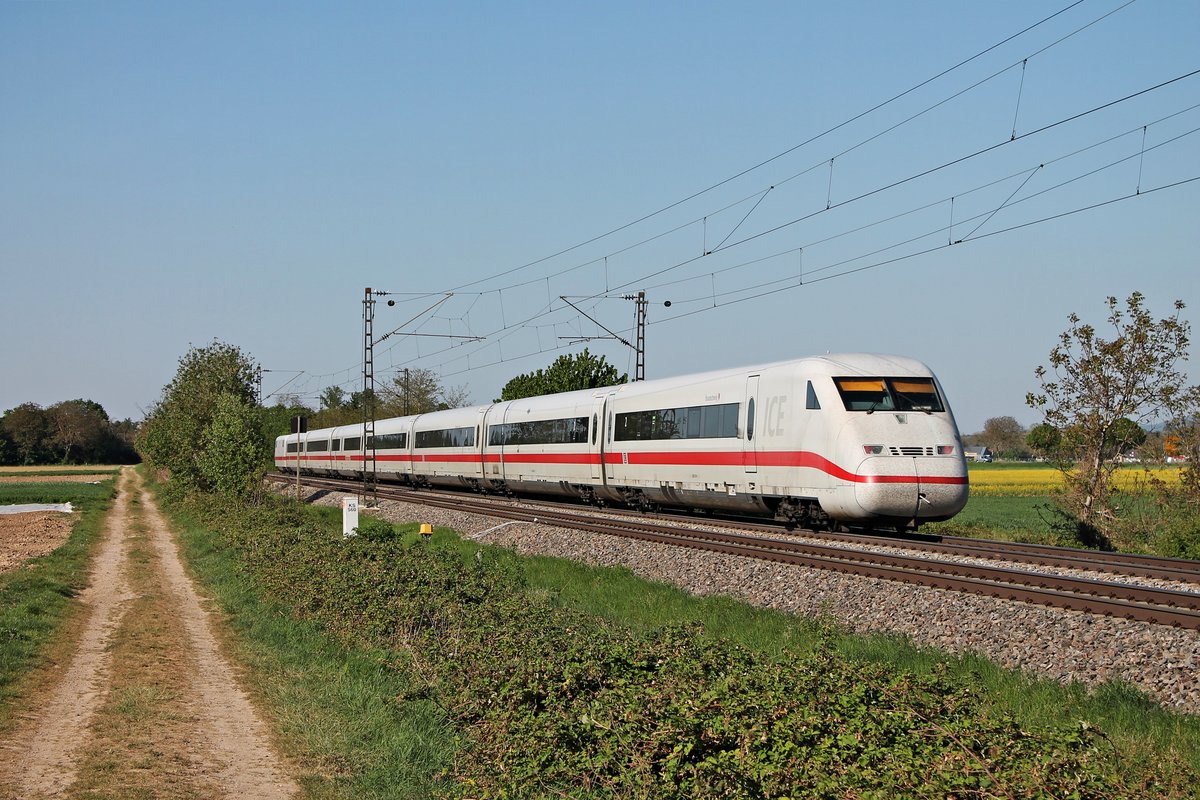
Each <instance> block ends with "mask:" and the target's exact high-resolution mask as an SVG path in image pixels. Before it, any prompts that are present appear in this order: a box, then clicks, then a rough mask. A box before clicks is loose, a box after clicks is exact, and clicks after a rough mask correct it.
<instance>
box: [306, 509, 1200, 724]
mask: <svg viewBox="0 0 1200 800" xmlns="http://www.w3.org/2000/svg"><path fill="white" fill-rule="evenodd" d="M340 497H341V495H340V494H337V493H331V494H328V495H325V496H323V497H321V498H320V499H318V500H317V501H316V502H317V503H319V504H323V505H333V506H339V505H340V503H341V500H340ZM377 513H380V514H381V515H382V516H384V517H385V518H386V519H388V520H389V521H400V522H429V523H432V524H433V525H435V526H444V527H448V528H453V529H455V530H457V531H459V532H461V533H462V534H463V535H464V536H471V537H478V538H480V540H481V541H486V542H487V543H489V544H493V545H499V546H503V547H508V548H511V549H513V550H515V551H517V552H519V553H522V554H527V555H546V556H556V557H561V558H570V559H573V560H576V561H581V562H584V563H587V564H594V565H600V566H624V567H627V568H628V569H630V570H631V571H632V572H634V573H635V574H637V575H639V576H641V577H643V578H647V579H650V580H655V581H662V582H666V583H671V584H674V585H676V586H678V587H680V588H682V589H684V590H686V591H688V592H691V593H693V594H697V595H704V594H718V595H729V596H732V597H736V598H738V599H741V600H744V601H745V602H748V603H751V604H753V605H757V606H760V607H765V608H772V609H776V610H780V611H786V612H790V613H795V614H801V615H805V616H811V617H820V618H829V619H833V620H835V621H837V622H838V623H840V624H842V625H844V626H846V627H847V628H849V629H850V630H853V631H855V632H858V633H864V634H870V633H886V634H893V635H901V636H904V637H906V638H908V639H909V640H911V641H912V642H913V643H914V644H916V645H919V646H926V647H934V648H938V649H940V650H944V651H948V652H952V653H978V654H981V655H983V656H984V657H986V658H988V659H990V660H991V661H993V662H995V663H997V664H1000V665H1002V666H1004V667H1007V668H1011V669H1018V670H1024V671H1027V672H1030V673H1033V674H1037V675H1040V676H1044V677H1047V678H1051V679H1053V680H1056V681H1059V682H1062V683H1070V682H1073V681H1078V682H1080V683H1082V684H1084V685H1087V686H1089V687H1092V686H1095V685H1097V684H1099V683H1103V682H1105V681H1109V680H1114V679H1120V680H1123V681H1126V682H1128V683H1129V684H1132V685H1133V686H1136V687H1137V688H1139V689H1141V690H1142V691H1144V692H1146V694H1148V695H1149V696H1150V697H1152V698H1154V699H1155V700H1156V701H1158V702H1160V703H1162V704H1163V705H1164V706H1166V707H1169V708H1172V709H1174V710H1178V711H1183V712H1186V713H1200V632H1198V631H1187V630H1180V629H1175V628H1168V627H1164V626H1158V625H1151V624H1149V623H1146V622H1135V621H1131V620H1125V619H1117V618H1111V617H1102V616H1097V615H1092V614H1085V613H1082V612H1076V611H1067V610H1062V609H1051V608H1045V607H1042V606H1037V605H1033V604H1030V603H1020V602H1013V601H1009V600H1001V599H997V598H991V597H983V596H979V595H970V594H963V593H960V592H950V591H946V590H943V589H930V588H922V587H915V586H910V585H907V584H902V583H896V582H893V581H886V580H881V579H876V578H866V577H859V576H854V575H846V574H842V573H838V572H833V571H830V570H819V569H812V568H808V567H800V566H791V565H785V564H776V563H772V562H765V561H757V560H753V559H744V558H738V557H736V556H728V555H723V554H718V553H706V552H702V551H697V550H684V549H680V548H674V547H670V546H667V545H658V544H653V543H649V542H641V541H637V540H633V539H622V538H618V537H612V536H605V535H602V534H595V533H588V532H584V531H576V530H567V529H564V528H557V527H552V526H548V525H542V524H527V523H516V524H505V523H507V522H510V521H509V520H504V519H499V518H496V517H487V516H481V515H477V514H468V513H465V512H460V511H452V510H448V509H440V508H434V507H430V506H423V505H418V504H411V503H400V502H396V501H390V500H385V501H381V502H380V507H379V510H378V512H377ZM990 563H995V562H990Z"/></svg>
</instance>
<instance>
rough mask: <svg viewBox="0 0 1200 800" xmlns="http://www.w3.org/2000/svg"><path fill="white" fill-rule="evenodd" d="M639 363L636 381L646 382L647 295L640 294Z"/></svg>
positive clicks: (637, 298) (637, 363)
mask: <svg viewBox="0 0 1200 800" xmlns="http://www.w3.org/2000/svg"><path fill="white" fill-rule="evenodd" d="M634 299H635V300H636V301H637V347H636V348H634V349H635V350H636V351H637V362H636V365H635V366H634V369H633V379H634V380H635V381H644V380H646V306H647V305H648V304H647V302H646V293H645V292H638V293H637V297H636V298H634Z"/></svg>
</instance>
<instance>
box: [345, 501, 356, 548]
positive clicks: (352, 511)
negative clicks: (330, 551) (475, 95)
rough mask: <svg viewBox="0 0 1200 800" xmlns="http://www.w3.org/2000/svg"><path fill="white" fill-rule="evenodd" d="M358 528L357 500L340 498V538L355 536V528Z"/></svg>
mask: <svg viewBox="0 0 1200 800" xmlns="http://www.w3.org/2000/svg"><path fill="white" fill-rule="evenodd" d="M357 527H358V498H357V497H343V498H342V538H343V539H349V538H350V537H351V536H357V535H358V533H357V532H356V531H355V528H357Z"/></svg>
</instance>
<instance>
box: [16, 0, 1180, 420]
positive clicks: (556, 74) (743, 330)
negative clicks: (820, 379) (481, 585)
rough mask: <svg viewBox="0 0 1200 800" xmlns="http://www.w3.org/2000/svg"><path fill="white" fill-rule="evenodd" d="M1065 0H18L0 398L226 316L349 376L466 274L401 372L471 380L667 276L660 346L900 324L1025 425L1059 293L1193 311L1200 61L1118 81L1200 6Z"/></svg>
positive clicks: (805, 340) (1166, 50)
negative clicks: (734, 0) (386, 296)
mask: <svg viewBox="0 0 1200 800" xmlns="http://www.w3.org/2000/svg"><path fill="white" fill-rule="evenodd" d="M1068 5H1069V0H1061V2H1058V3H1032V2H1012V3H1004V4H976V3H961V2H926V3H916V4H892V3H872V2H847V3H826V4H813V3H761V2H748V3H739V4H726V3H722V4H717V3H644V2H638V3H633V2H612V3H593V4H584V3H551V2H546V3H510V4H488V3H444V4H408V3H391V2H388V3H383V2H381V3H312V2H298V3H296V2H288V3H284V2H272V3H267V2H236V3H234V2H228V3H223V2H204V3H192V2H179V3H125V2H106V3H95V2H11V0H2V1H0V270H2V273H3V277H4V280H3V286H4V302H3V311H2V313H0V335H2V336H3V342H4V344H3V348H2V349H0V374H3V375H4V380H3V381H0V411H2V410H4V409H8V408H12V407H13V406H15V405H17V404H19V403H21V402H25V401H31V400H32V401H34V402H37V403H40V404H42V405H49V404H51V403H54V402H57V401H59V400H65V399H72V398H75V397H85V398H90V399H93V400H96V401H97V402H100V403H101V404H102V405H104V407H105V408H106V409H107V410H108V411H109V413H110V415H111V416H113V417H116V418H123V417H127V416H130V417H133V418H135V419H137V418H140V417H141V415H142V412H143V410H145V409H148V408H149V407H150V406H151V404H152V403H153V402H154V401H155V400H156V399H157V397H158V396H159V393H160V391H161V389H162V386H163V385H164V384H165V383H166V382H167V381H169V380H170V379H171V377H172V376H173V374H174V372H175V368H176V365H177V361H178V359H179V357H180V356H182V355H183V354H184V353H185V352H186V351H187V349H188V347H189V346H190V345H204V344H207V343H208V342H210V341H212V340H213V339H214V338H215V339H220V340H222V341H225V342H230V343H232V344H236V345H238V346H239V347H241V348H243V349H244V350H245V351H247V352H248V353H250V354H251V355H252V356H254V357H255V358H256V359H258V360H259V362H260V363H261V364H262V366H263V367H264V368H266V369H267V370H271V371H270V372H268V373H267V374H266V375H265V377H264V382H263V386H264V391H265V393H271V392H273V391H276V390H278V389H280V387H281V386H283V384H284V383H285V382H289V381H290V382H289V383H287V386H286V387H284V388H283V391H285V392H295V393H297V394H299V395H301V396H302V397H304V398H305V399H308V400H310V401H314V402H315V397H316V395H317V394H318V393H319V392H320V390H321V389H322V388H324V387H325V386H329V385H333V384H340V385H342V386H344V387H345V388H346V389H347V390H348V391H350V390H353V389H355V388H357V386H356V381H358V380H359V375H360V370H361V353H362V341H361V338H362V331H361V313H362V304H361V300H362V296H363V289H364V287H366V286H371V287H374V288H378V289H385V290H389V291H392V292H396V293H398V294H396V295H395V299H397V300H398V301H399V302H398V303H397V305H396V306H395V307H387V306H384V305H382V304H381V305H380V306H379V307H378V314H377V319H376V332H377V334H379V335H382V334H383V333H384V332H386V331H388V330H391V329H392V328H393V327H395V326H399V325H401V323H404V322H405V321H406V320H408V319H409V318H410V317H414V316H417V315H418V314H419V313H420V312H421V311H422V310H423V309H425V308H427V307H428V306H430V305H433V304H434V303H435V302H436V301H437V299H439V298H440V297H441V296H442V294H443V293H446V292H451V291H453V292H454V293H453V296H451V297H450V298H449V299H447V300H446V301H445V302H444V303H442V304H441V305H440V306H438V308H437V309H435V310H434V311H433V312H431V313H428V314H424V315H422V316H419V317H418V318H417V320H416V321H415V322H413V323H412V324H410V325H408V326H406V327H404V329H403V331H404V332H405V333H415V332H421V333H427V334H439V335H446V334H454V335H464V336H465V335H471V336H479V337H482V340H481V341H468V340H465V339H463V340H457V339H446V338H440V337H435V336H429V337H415V336H400V335H397V336H393V337H391V338H390V339H389V340H388V341H387V342H385V343H383V344H382V345H381V346H380V348H379V350H378V351H377V354H376V369H377V372H378V379H380V380H386V379H387V378H388V377H389V376H390V375H393V374H395V372H394V371H395V370H397V369H401V368H403V367H405V366H411V367H426V368H430V369H434V370H435V371H437V372H438V373H439V374H441V375H442V376H443V381H444V382H445V383H446V384H449V385H452V386H465V387H466V389H467V391H468V393H469V395H470V396H471V398H472V399H473V400H475V401H477V402H486V401H488V400H490V399H491V398H493V397H496V396H497V395H498V394H499V391H500V387H501V386H503V384H504V383H505V382H506V381H507V380H508V379H509V378H510V377H512V376H514V375H516V374H519V373H522V372H527V371H530V370H533V369H537V368H539V367H543V366H546V365H547V364H549V363H550V362H551V361H553V360H554V358H556V357H557V356H558V355H559V354H561V353H564V352H577V351H578V350H580V349H581V348H582V347H583V346H584V345H582V344H577V345H572V344H571V337H573V336H594V335H601V334H603V331H602V330H600V329H599V328H598V327H596V326H595V325H594V324H592V323H591V322H589V321H588V320H587V319H586V318H584V317H582V316H580V315H579V314H578V312H576V311H574V310H573V309H572V308H571V307H570V306H567V305H566V304H565V303H563V302H562V301H560V300H558V299H557V298H558V297H559V296H560V295H567V296H570V297H572V298H573V302H575V303H576V304H578V305H580V306H581V307H582V308H584V309H585V310H587V311H588V313H589V314H591V315H592V316H594V317H595V318H597V319H598V320H600V321H602V322H603V323H604V324H605V325H606V326H607V327H609V328H611V329H613V330H615V331H617V332H618V333H621V334H622V335H623V336H625V337H626V338H630V339H632V335H631V330H630V329H631V327H632V324H633V320H634V307H633V303H631V302H629V301H626V300H622V299H620V298H619V295H620V294H623V293H626V292H634V291H637V290H639V289H645V290H646V291H647V293H648V296H649V298H650V300H651V302H652V305H651V307H650V316H649V319H650V325H649V327H648V329H647V334H646V336H647V374H648V377H663V376H669V375H677V374H683V373H686V372H692V371H698V370H703V369H708V368H716V367H727V366H737V365H745V364H752V363H756V362H762V361H768V360H776V359H782V358H790V357H796V356H801V355H807V354H811V353H823V352H827V351H834V352H838V351H850V350H868V351H877V352H893V353H900V354H904V355H909V356H914V357H917V358H920V359H922V360H924V361H926V362H927V363H928V364H930V365H931V366H932V367H933V369H934V371H935V372H937V373H938V375H939V376H940V377H941V379H942V382H943V384H944V386H945V388H946V390H947V393H948V394H949V399H950V402H951V404H952V405H953V406H954V408H955V411H956V413H957V415H958V418H959V423H960V426H961V427H962V428H963V430H964V431H965V432H971V431H976V430H979V429H980V428H982V425H983V422H984V420H986V419H987V418H989V417H993V416H1000V415H1012V416H1015V417H1017V418H1018V419H1019V420H1021V421H1022V422H1024V423H1026V424H1029V423H1032V422H1035V421H1037V420H1036V417H1035V416H1034V414H1033V412H1031V411H1029V410H1028V409H1026V408H1025V406H1024V396H1025V393H1026V392H1027V391H1029V390H1031V389H1034V388H1036V383H1035V381H1034V377H1033V371H1034V368H1035V367H1036V366H1038V365H1039V364H1044V363H1046V360H1047V358H1046V357H1047V354H1048V352H1049V350H1050V348H1051V347H1052V346H1053V345H1054V343H1055V341H1056V337H1057V334H1058V333H1059V332H1061V331H1062V330H1063V329H1064V328H1065V326H1066V317H1067V315H1068V314H1069V313H1071V312H1076V313H1079V314H1080V315H1081V316H1083V317H1084V318H1085V319H1088V320H1090V321H1094V322H1096V323H1100V322H1102V320H1103V316H1104V311H1105V308H1104V300H1105V298H1106V297H1107V296H1109V295H1115V296H1118V297H1122V298H1123V297H1125V296H1127V295H1128V294H1129V293H1130V292H1132V291H1135V290H1136V291H1141V292H1143V293H1144V294H1145V295H1146V296H1147V298H1148V302H1149V305H1150V307H1151V309H1152V310H1153V311H1154V312H1155V313H1156V314H1158V315H1160V316H1161V315H1166V314H1167V313H1168V312H1169V311H1170V310H1171V302H1172V301H1173V300H1175V299H1177V298H1178V299H1182V300H1184V301H1185V302H1186V303H1188V304H1189V308H1188V309H1187V310H1186V311H1185V316H1186V317H1187V318H1188V319H1191V320H1196V319H1200V317H1197V316H1196V311H1197V309H1198V308H1200V296H1198V295H1200V292H1198V291H1197V289H1200V279H1198V278H1197V274H1198V271H1197V266H1198V264H1197V261H1198V257H1197V254H1198V253H1200V181H1194V182H1190V183H1183V184H1182V185H1178V186H1174V187H1171V188H1161V187H1167V186H1170V185H1171V184H1176V183H1179V182H1181V181H1187V180H1189V179H1192V178H1197V177H1200V132H1195V131H1197V129H1198V128H1200V108H1193V106H1196V105H1197V104H1200V75H1193V76H1191V77H1188V78H1183V79H1181V80H1178V81H1175V82H1174V83H1171V84H1169V85H1167V86H1163V87H1161V88H1158V89H1155V90H1154V91H1149V92H1146V93H1144V94H1141V95H1138V96H1136V97H1133V98H1130V99H1123V98H1126V97H1127V96H1129V95H1133V94H1135V93H1137V92H1141V91H1143V90H1146V89H1149V88H1150V87H1154V86H1157V85H1158V84H1162V83H1164V82H1166V81H1171V80H1172V79H1175V78H1179V77H1180V76H1183V75H1187V74H1189V73H1191V72H1193V71H1195V70H1197V69H1200V49H1198V48H1197V45H1196V43H1197V42H1200V5H1198V4H1197V3H1196V2H1195V0H1180V1H1178V2H1171V1H1170V0H1164V1H1163V2H1151V1H1150V0H1138V1H1137V2H1133V3H1128V4H1126V3H1124V0H1107V2H1101V0H1084V1H1083V2H1080V3H1078V4H1077V5H1074V6H1073V7H1070V8H1067V7H1068ZM1063 9H1066V10H1063ZM1060 10H1062V13H1061V14H1058V15H1057V16H1054V17H1053V18H1052V19H1050V20H1048V21H1046V22H1044V23H1043V24H1041V25H1037V26H1036V27H1034V28H1033V29H1032V30H1030V31H1028V32H1026V33H1024V34H1022V35H1020V36H1016V37H1015V38H1013V39H1011V41H1008V42H1005V43H1003V44H999V46H997V47H995V48H994V49H992V50H991V51H989V52H987V53H984V54H983V55H981V56H979V57H978V58H976V59H974V60H972V61H970V62H969V63H967V64H965V65H963V66H960V67H958V68H957V69H954V70H952V71H950V72H948V73H947V74H945V75H943V76H942V77H940V78H938V79H937V80H934V81H932V82H930V83H928V84H926V85H923V86H919V85H920V84H922V82H924V81H926V80H927V79H929V78H931V77H933V76H936V75H938V74H939V73H942V72H943V71H945V70H947V69H949V68H951V67H954V66H955V65H957V64H959V63H960V62H962V61H964V60H966V59H970V58H971V57H972V56H974V55H976V54H978V53H981V52H982V51H984V50H987V49H988V48H990V47H992V46H993V45H997V44H998V43H1001V42H1004V40H1005V39H1008V38H1009V37H1011V36H1013V35H1014V34H1017V33H1019V32H1020V31H1022V30H1024V29H1025V28H1028V27H1030V26H1033V25H1035V23H1038V22H1039V21H1041V20H1043V19H1045V18H1046V17H1049V16H1051V15H1053V14H1054V13H1055V12H1057V11H1060ZM1106 15H1107V16H1106ZM1064 37H1065V38H1064ZM1026 59H1027V60H1026ZM918 86H919V88H916V89H914V90H913V91H912V92H909V93H908V94H905V95H904V96H902V97H900V98H899V99H896V100H895V101H893V102H891V103H889V104H887V105H885V106H883V107H882V108H879V109H877V110H875V111H873V112H872V113H869V114H866V115H864V116H862V117H860V118H858V119H855V117H857V116H858V115H860V114H862V112H864V111H867V110H869V109H871V108H873V107H874V106H876V105H878V104H880V103H882V102H883V101H886V100H888V99H889V98H893V97H895V96H896V95H900V94H901V93H903V92H905V91H906V90H908V89H911V88H913V87H918ZM972 87H973V88H972ZM1118 100H1120V101H1121V102H1116V103H1114V102H1113V101H1118ZM1109 103H1113V104H1112V105H1109V106H1108V107H1106V108H1100V107H1101V106H1105V105H1106V104H1109ZM1093 109H1099V110H1095V111H1093ZM1083 112H1091V113H1087V114H1084V113H1083ZM1077 114H1083V115H1082V116H1079V117H1078V118H1077V119H1074V120H1071V119H1070V118H1071V117H1073V116H1075V115H1077ZM843 123H846V124H843ZM838 126H840V127H838ZM1143 127H1144V128H1145V130H1144V133H1143ZM835 128H836V129H835ZM830 129H835V130H832V132H830V133H827V134H826V135H824V136H819V134H822V133H823V132H826V131H829V130H830ZM1043 129H1044V130H1043ZM814 137H817V138H815V139H814ZM809 140H813V141H809ZM806 142H807V144H805V143H806ZM798 145H803V146H799V147H798ZM989 148H990V149H989ZM980 151H985V152H980ZM977 153H978V155H973V154H977ZM776 156H778V157H777V158H776ZM966 156H971V157H970V158H964V157H966ZM959 159H962V160H961V161H960V160H959ZM763 162H768V163H765V164H763ZM831 162H832V163H831ZM952 162H957V163H952ZM760 164H762V166H759V167H758V168H757V169H751V168H752V167H755V166H756V165H760ZM926 172H927V174H924V175H922V173H926ZM735 176H736V177H735ZM917 176H920V177H917ZM731 178H732V179H731ZM727 179H731V180H727ZM718 184H720V185H718ZM710 187H715V188H711V189H710V190H709V191H703V190H705V189H709V188H710ZM1139 189H1140V191H1141V194H1140V195H1137V196H1135V197H1132V198H1129V199H1124V200H1118V198H1128V196H1129V195H1133V194H1135V193H1136V192H1138V190H1139ZM689 198H690V199H689ZM951 198H953V200H951ZM680 201H682V202H680ZM1107 201H1114V202H1107ZM1100 203H1107V204H1105V205H1101V206H1100V207H1098V208H1095V209H1092V210H1088V211H1079V209H1082V208H1084V207H1086V206H1089V205H1093V204H1100ZM664 209H665V210H664ZM660 211H661V213H654V212H660ZM648 215H649V216H648ZM1059 215H1065V216H1059ZM644 217H645V219H643V218H644ZM1050 217H1058V218H1057V219H1050V220H1047V218H1050ZM637 220H641V221H640V222H637V223H636V224H632V225H629V223H632V222H634V221H637ZM1042 220H1046V221H1042ZM951 226H952V227H951ZM612 231H616V232H615V233H611V235H607V236H605V235H604V234H608V233H609V232H612ZM959 239H961V240H962V242H961V243H960V244H950V242H953V241H957V240H959ZM705 253H710V254H709V255H704V254H705ZM555 254H558V255H555ZM523 265H530V266H525V267H524V268H523V269H517V268H519V267H522V266H523ZM863 267H867V269H861V268H863ZM854 270H859V271H854ZM504 273H507V274H504ZM400 293H405V294H400ZM664 300H671V301H672V305H671V307H670V308H666V307H664V306H663V305H662V301H664ZM586 344H587V346H588V347H589V348H590V349H591V350H592V352H599V353H602V354H604V355H605V356H607V357H608V359H609V360H610V361H612V362H613V363H615V364H616V365H617V366H619V367H620V368H621V369H622V370H628V371H630V372H632V370H633V356H632V353H631V351H629V350H628V348H626V347H624V346H623V345H621V344H619V343H617V342H614V341H611V340H602V339H601V340H593V341H590V342H587V343H586ZM1191 373H1192V375H1193V376H1195V375H1197V374H1200V373H1198V370H1197V367H1196V365H1194V364H1193V365H1192V366H1191Z"/></svg>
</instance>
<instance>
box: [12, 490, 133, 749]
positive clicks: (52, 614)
mask: <svg viewBox="0 0 1200 800" xmlns="http://www.w3.org/2000/svg"><path fill="white" fill-rule="evenodd" d="M115 491H116V490H115V488H114V485H113V481H111V480H109V481H106V482H105V483H103V484H100V485H98V486H95V485H91V484H87V483H70V482H58V483H54V482H53V481H52V478H51V477H50V476H47V481H46V482H44V483H43V482H38V483H0V505H22V504H25V503H71V504H72V505H73V506H74V507H75V510H76V513H77V514H78V515H79V516H78V520H77V522H76V523H75V527H74V528H73V530H72V532H71V535H70V537H69V538H68V539H67V541H66V543H65V544H63V545H62V546H61V547H59V548H58V549H57V550H55V551H54V552H52V553H50V554H48V555H46V556H42V557H41V558H35V559H33V560H32V561H30V562H28V566H27V567H26V568H23V569H18V570H15V571H13V572H9V573H6V574H2V575H0V726H2V725H4V724H6V723H7V722H8V718H9V714H10V713H11V710H12V705H11V702H9V701H11V700H12V698H13V697H14V696H15V695H19V694H20V693H21V692H22V688H21V686H22V680H23V679H24V678H25V677H26V676H27V675H28V674H29V673H30V672H31V671H32V670H33V669H34V668H35V667H36V666H37V665H38V664H39V663H41V660H42V659H43V658H44V654H45V649H46V646H47V645H48V643H49V642H50V641H51V640H52V639H53V637H54V636H55V635H56V634H57V633H58V631H59V630H60V629H61V625H62V623H63V620H64V619H65V618H66V617H67V615H68V614H70V613H71V611H72V610H73V609H74V608H75V605H74V603H72V599H73V598H74V597H75V595H76V594H77V593H78V592H79V590H80V589H82V588H83V587H84V586H85V585H86V582H87V574H88V564H89V559H90V554H91V551H92V548H93V545H94V544H95V543H96V541H97V540H98V539H99V536H100V531H101V529H102V526H103V524H104V514H105V512H106V511H107V510H108V508H109V506H110V505H111V502H112V498H113V496H114V495H115Z"/></svg>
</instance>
